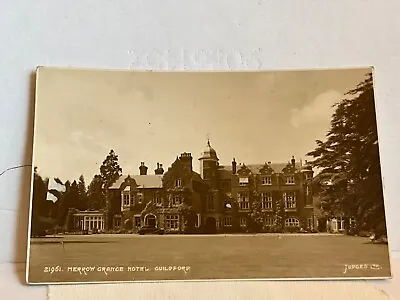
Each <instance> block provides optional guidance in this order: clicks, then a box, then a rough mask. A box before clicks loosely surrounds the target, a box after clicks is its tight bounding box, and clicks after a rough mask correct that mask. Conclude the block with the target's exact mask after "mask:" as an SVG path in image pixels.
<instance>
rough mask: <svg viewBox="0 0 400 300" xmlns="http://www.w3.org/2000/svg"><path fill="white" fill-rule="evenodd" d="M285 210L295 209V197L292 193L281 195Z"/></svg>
mask: <svg viewBox="0 0 400 300" xmlns="http://www.w3.org/2000/svg"><path fill="white" fill-rule="evenodd" d="M283 200H284V202H285V208H296V195H295V193H293V192H289V193H283Z"/></svg>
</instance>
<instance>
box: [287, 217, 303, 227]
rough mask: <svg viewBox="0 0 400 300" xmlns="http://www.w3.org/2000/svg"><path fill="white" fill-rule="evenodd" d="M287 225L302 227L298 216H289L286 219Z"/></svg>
mask: <svg viewBox="0 0 400 300" xmlns="http://www.w3.org/2000/svg"><path fill="white" fill-rule="evenodd" d="M285 226H286V227H300V222H299V220H298V219H296V218H288V219H286V220H285Z"/></svg>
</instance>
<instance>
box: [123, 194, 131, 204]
mask: <svg viewBox="0 0 400 300" xmlns="http://www.w3.org/2000/svg"><path fill="white" fill-rule="evenodd" d="M122 203H123V206H129V205H130V195H129V193H123V194H122Z"/></svg>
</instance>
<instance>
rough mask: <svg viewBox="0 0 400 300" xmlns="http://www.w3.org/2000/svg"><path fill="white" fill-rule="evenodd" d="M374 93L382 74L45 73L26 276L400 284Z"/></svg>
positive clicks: (38, 279) (41, 74)
mask: <svg viewBox="0 0 400 300" xmlns="http://www.w3.org/2000/svg"><path fill="white" fill-rule="evenodd" d="M375 100H376V99H375V97H374V88H373V69H372V68H354V69H320V70H319V69H315V70H298V71H296V70H292V71H289V70H287V71H251V72H250V71H248V72H239V71H238V72H211V71H209V72H205V71H204V72H183V71H182V72H166V71H163V72H161V71H160V72H150V71H131V70H124V71H123V70H95V69H73V68H55V67H39V68H38V69H37V71H36V99H35V128H34V145H33V159H32V187H31V210H30V228H29V243H28V258H27V261H28V262H27V272H26V277H27V282H28V283H29V284H46V283H52V284H55V283H85V282H133V281H160V280H161V281H164V280H167V281H169V280H183V281H186V280H254V279H255V280H276V279H279V280H286V279H287V280H302V279H349V278H352V279H377V278H390V277H391V269H390V258H389V250H388V237H387V232H386V220H385V208H384V192H383V184H382V175H381V165H380V157H379V145H378V133H377V117H376V107H375V104H376V103H375ZM377 101H379V100H377Z"/></svg>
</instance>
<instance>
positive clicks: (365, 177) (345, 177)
mask: <svg viewBox="0 0 400 300" xmlns="http://www.w3.org/2000/svg"><path fill="white" fill-rule="evenodd" d="M316 143H317V147H316V149H315V150H313V151H311V152H309V153H308V155H310V156H312V157H314V161H312V165H313V166H314V167H317V168H319V169H320V170H321V172H320V174H318V176H316V178H315V183H314V184H315V186H316V188H317V190H318V191H319V197H320V199H321V205H322V208H323V210H324V211H325V212H326V213H327V214H328V216H329V215H330V216H335V215H336V216H337V215H340V214H342V215H345V216H348V217H355V218H356V221H357V223H358V226H359V228H360V229H364V230H372V231H375V232H376V233H377V234H385V233H386V225H385V213H384V202H383V191H382V181H381V169H380V160H379V146H378V134H377V126H376V115H375V104H374V92H373V82H372V74H367V76H366V79H365V80H364V81H363V82H361V83H360V84H359V85H358V86H357V87H356V88H355V89H353V90H350V91H349V92H348V93H347V94H346V98H345V99H343V100H341V101H340V102H339V103H337V104H335V112H334V114H333V116H332V120H331V128H330V130H329V131H328V133H327V136H326V141H320V140H318V141H316Z"/></svg>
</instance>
